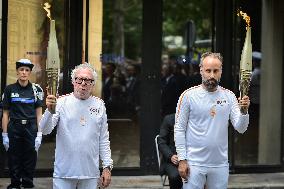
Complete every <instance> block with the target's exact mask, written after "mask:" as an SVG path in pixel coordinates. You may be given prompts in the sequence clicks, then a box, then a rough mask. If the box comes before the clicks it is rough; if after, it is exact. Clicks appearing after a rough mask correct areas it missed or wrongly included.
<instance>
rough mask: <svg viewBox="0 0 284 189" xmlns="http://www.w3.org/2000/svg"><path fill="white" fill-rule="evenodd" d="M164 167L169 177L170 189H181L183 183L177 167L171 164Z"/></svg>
mask: <svg viewBox="0 0 284 189" xmlns="http://www.w3.org/2000/svg"><path fill="white" fill-rule="evenodd" d="M164 166H165V167H164V168H165V172H166V174H167V175H168V177H169V184H170V189H181V188H182V184H183V183H182V179H181V177H180V175H179V172H178V168H177V166H175V165H174V164H172V163H166V164H165V165H164Z"/></svg>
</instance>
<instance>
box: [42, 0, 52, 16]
mask: <svg viewBox="0 0 284 189" xmlns="http://www.w3.org/2000/svg"><path fill="white" fill-rule="evenodd" d="M43 5H44V7H43V9H44V10H45V11H46V12H47V17H48V18H49V19H50V20H51V17H50V7H51V5H50V4H49V3H48V2H46V3H44V4H43Z"/></svg>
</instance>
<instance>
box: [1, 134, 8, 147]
mask: <svg viewBox="0 0 284 189" xmlns="http://www.w3.org/2000/svg"><path fill="white" fill-rule="evenodd" d="M2 138H3V145H4V147H5V150H6V151H8V149H9V137H8V133H2Z"/></svg>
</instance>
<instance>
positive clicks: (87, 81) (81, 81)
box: [75, 77, 94, 85]
mask: <svg viewBox="0 0 284 189" xmlns="http://www.w3.org/2000/svg"><path fill="white" fill-rule="evenodd" d="M83 81H84V83H85V84H86V85H91V84H93V82H94V80H93V79H88V78H81V77H75V82H76V83H77V84H82V83H83Z"/></svg>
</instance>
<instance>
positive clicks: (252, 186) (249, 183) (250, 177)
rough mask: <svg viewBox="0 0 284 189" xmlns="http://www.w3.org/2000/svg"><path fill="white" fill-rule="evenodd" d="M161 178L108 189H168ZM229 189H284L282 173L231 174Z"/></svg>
mask: <svg viewBox="0 0 284 189" xmlns="http://www.w3.org/2000/svg"><path fill="white" fill-rule="evenodd" d="M160 178H161V177H160V176H157V175H149V176H113V177H112V183H111V186H110V187H108V189H123V188H124V189H130V188H132V189H169V187H162V185H161V179H160ZM8 184H9V179H8V178H0V189H6V187H7V185H8ZM35 185H36V188H35V189H51V188H52V178H35ZM228 188H229V189H257V188H260V189H270V188H271V189H272V188H273V189H281V188H282V189H284V173H265V174H233V175H230V179H229V186H228Z"/></svg>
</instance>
